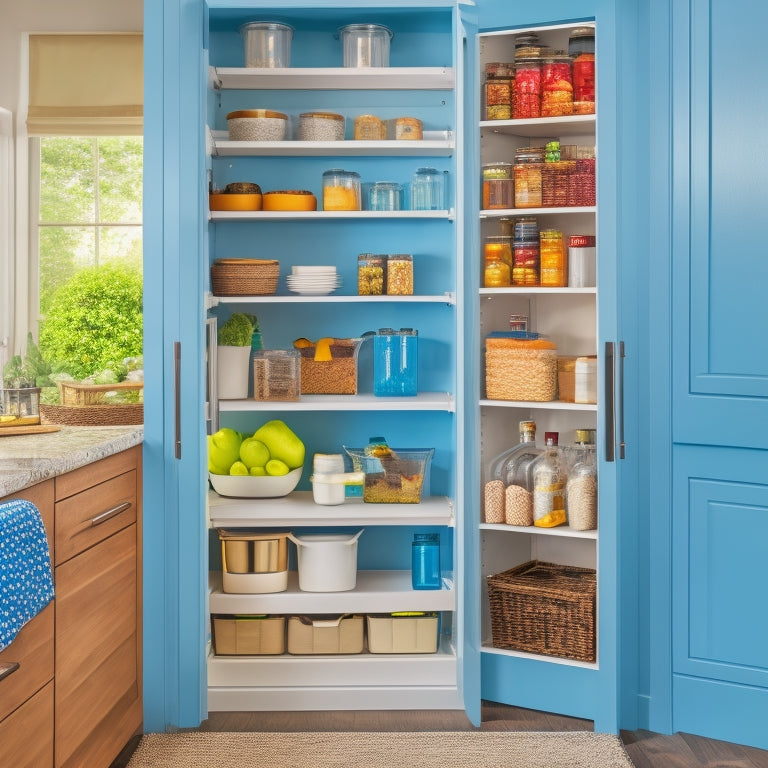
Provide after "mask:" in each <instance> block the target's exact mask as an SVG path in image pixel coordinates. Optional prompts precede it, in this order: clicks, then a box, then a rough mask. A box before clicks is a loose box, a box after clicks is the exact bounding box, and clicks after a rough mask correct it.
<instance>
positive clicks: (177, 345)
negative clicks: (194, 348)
mask: <svg viewBox="0 0 768 768" xmlns="http://www.w3.org/2000/svg"><path fill="white" fill-rule="evenodd" d="M173 398H174V404H173V405H174V414H173V415H174V426H175V429H174V438H173V455H174V456H175V457H176V458H177V459H180V458H181V342H180V341H174V342H173Z"/></svg>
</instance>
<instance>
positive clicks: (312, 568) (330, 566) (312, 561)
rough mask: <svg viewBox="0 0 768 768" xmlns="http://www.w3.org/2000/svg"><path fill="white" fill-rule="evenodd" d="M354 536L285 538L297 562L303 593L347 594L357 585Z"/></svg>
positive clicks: (355, 538) (325, 535) (334, 534)
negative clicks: (295, 555) (294, 550)
mask: <svg viewBox="0 0 768 768" xmlns="http://www.w3.org/2000/svg"><path fill="white" fill-rule="evenodd" d="M362 532H363V531H362V530H361V531H358V532H357V533H353V534H349V533H338V534H336V533H327V534H326V533H319V534H311V535H306V536H296V535H294V534H293V533H289V534H288V538H289V539H290V540H291V541H292V542H293V543H294V544H295V545H296V548H297V550H298V559H299V589H300V590H302V591H303V592H347V591H349V590H350V589H354V588H355V585H356V584H357V540H358V539H359V538H360V534H361V533H362Z"/></svg>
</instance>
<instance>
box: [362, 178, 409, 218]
mask: <svg viewBox="0 0 768 768" xmlns="http://www.w3.org/2000/svg"><path fill="white" fill-rule="evenodd" d="M401 194H402V189H401V187H400V185H399V184H398V183H397V182H394V181H377V182H376V183H375V184H373V185H372V186H371V188H370V190H369V192H368V210H369V211H399V210H400V197H401Z"/></svg>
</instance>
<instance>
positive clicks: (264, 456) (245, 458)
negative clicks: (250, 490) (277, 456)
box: [240, 437, 271, 469]
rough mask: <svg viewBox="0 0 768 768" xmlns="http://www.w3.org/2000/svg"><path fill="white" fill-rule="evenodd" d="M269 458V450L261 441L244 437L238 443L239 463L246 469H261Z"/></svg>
mask: <svg viewBox="0 0 768 768" xmlns="http://www.w3.org/2000/svg"><path fill="white" fill-rule="evenodd" d="M270 458H271V457H270V455H269V448H267V446H266V445H264V443H262V442H261V440H257V439H256V438H255V437H246V438H245V440H243V442H242V443H240V461H242V462H243V464H245V466H246V467H248V469H253V467H263V466H264V465H265V464H266V463H267V462H268V461H269V459H270Z"/></svg>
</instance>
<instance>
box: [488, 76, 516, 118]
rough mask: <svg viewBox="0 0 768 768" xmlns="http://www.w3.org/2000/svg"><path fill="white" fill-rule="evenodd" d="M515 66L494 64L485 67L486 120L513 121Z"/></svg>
mask: <svg viewBox="0 0 768 768" xmlns="http://www.w3.org/2000/svg"><path fill="white" fill-rule="evenodd" d="M514 71H515V68H514V65H512V64H504V63H499V62H496V63H493V64H486V65H485V119H486V120H511V119H512V89H513V87H514Z"/></svg>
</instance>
